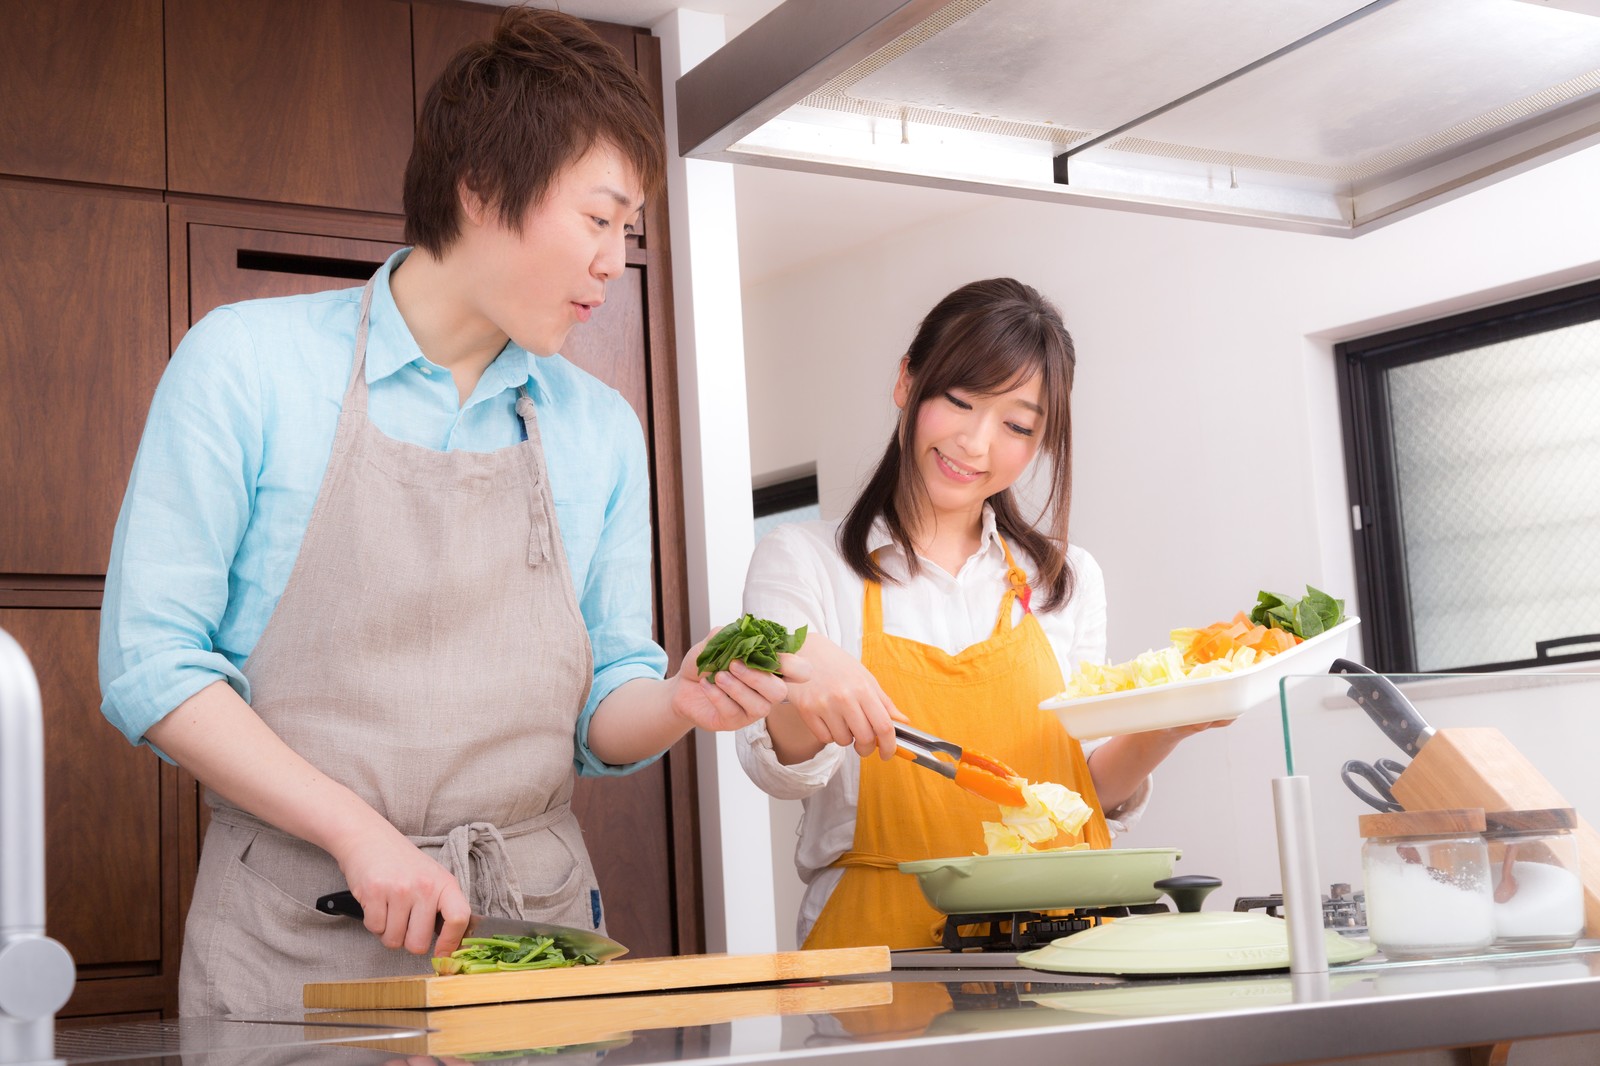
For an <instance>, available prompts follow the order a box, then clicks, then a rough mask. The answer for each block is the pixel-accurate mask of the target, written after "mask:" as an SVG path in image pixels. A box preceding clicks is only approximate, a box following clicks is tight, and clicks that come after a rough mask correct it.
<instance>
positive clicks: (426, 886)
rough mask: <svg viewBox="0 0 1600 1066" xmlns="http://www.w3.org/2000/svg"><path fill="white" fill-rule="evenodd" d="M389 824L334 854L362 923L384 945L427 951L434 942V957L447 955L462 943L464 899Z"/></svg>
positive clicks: (446, 876) (448, 878) (434, 865)
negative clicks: (441, 923) (384, 830)
mask: <svg viewBox="0 0 1600 1066" xmlns="http://www.w3.org/2000/svg"><path fill="white" fill-rule="evenodd" d="M388 828H389V832H387V833H368V834H362V835H361V836H360V837H359V838H354V839H352V841H351V843H350V845H349V847H348V848H345V849H341V852H340V853H335V854H334V858H335V859H337V860H338V862H339V869H340V870H341V871H343V872H344V878H345V883H346V884H347V885H349V886H350V891H351V893H352V894H353V895H354V896H355V897H356V901H357V902H359V903H360V904H361V909H362V911H363V912H364V917H363V919H362V922H363V924H364V925H366V927H367V929H368V931H370V932H371V933H372V934H373V935H374V936H376V937H377V938H378V939H379V940H381V941H382V942H383V946H384V947H386V948H391V949H392V948H400V947H403V948H405V949H406V950H407V951H409V952H411V954H413V955H425V954H427V953H428V951H429V947H430V945H433V953H434V954H435V955H448V954H450V952H452V951H454V950H456V949H457V948H458V947H460V946H461V934H462V933H463V931H465V929H466V928H467V919H468V917H469V916H470V913H471V911H470V907H469V906H468V904H467V897H466V895H465V894H464V893H463V892H462V891H461V886H460V885H459V884H457V883H456V879H455V878H454V877H453V876H452V875H451V874H450V872H449V871H448V870H446V869H445V868H444V867H443V866H440V865H439V864H438V863H437V862H435V861H433V860H432V859H430V858H429V857H428V856H427V855H424V854H423V853H422V852H421V851H419V850H418V849H417V846H416V845H415V844H413V843H411V841H409V840H407V839H406V838H405V837H404V836H403V835H402V834H401V833H400V832H399V831H398V830H396V829H394V828H393V827H392V826H391V827H388ZM440 917H442V918H443V925H442V926H440V925H439V923H438V919H439V918H440ZM436 926H438V928H439V935H438V942H437V944H435V941H434V929H435V927H436Z"/></svg>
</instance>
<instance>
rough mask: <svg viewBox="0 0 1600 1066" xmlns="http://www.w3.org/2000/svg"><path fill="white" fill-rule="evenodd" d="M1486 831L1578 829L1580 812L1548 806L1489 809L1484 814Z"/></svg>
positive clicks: (1517, 831) (1512, 831)
mask: <svg viewBox="0 0 1600 1066" xmlns="http://www.w3.org/2000/svg"><path fill="white" fill-rule="evenodd" d="M1483 820H1484V825H1485V832H1489V833H1532V832H1539V831H1541V830H1555V829H1576V828H1577V826H1578V812H1577V811H1576V810H1574V809H1573V808H1571V807H1546V808H1543V809H1540V810H1528V811H1489V812H1487V813H1485V814H1484V816H1483Z"/></svg>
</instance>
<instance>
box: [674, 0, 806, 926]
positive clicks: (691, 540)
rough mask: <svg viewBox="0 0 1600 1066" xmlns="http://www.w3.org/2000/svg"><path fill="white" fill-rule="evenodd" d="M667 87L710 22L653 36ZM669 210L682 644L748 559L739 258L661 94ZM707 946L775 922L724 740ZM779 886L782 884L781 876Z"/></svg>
mask: <svg viewBox="0 0 1600 1066" xmlns="http://www.w3.org/2000/svg"><path fill="white" fill-rule="evenodd" d="M652 29H653V30H654V32H655V34H656V35H657V36H658V37H660V38H661V66H662V75H663V80H664V82H665V84H667V85H672V84H673V83H675V82H676V81H677V80H678V78H679V77H680V76H681V75H682V74H683V73H684V72H685V71H687V70H690V69H691V68H693V67H694V65H695V64H696V63H699V62H700V61H701V60H702V59H704V58H705V57H706V56H707V55H710V54H711V53H712V52H714V51H715V50H716V49H717V48H719V47H721V46H722V45H723V44H724V43H725V42H726V40H727V36H726V30H725V27H724V24H723V19H722V16H721V15H714V14H706V13H703V12H698V11H689V10H683V9H678V10H674V11H673V12H672V13H670V14H668V15H667V16H666V17H665V18H663V19H661V20H660V21H659V22H658V23H656V25H655V26H653V27H652ZM665 104H666V128H667V146H668V151H667V170H668V173H667V209H668V213H669V216H670V219H671V229H672V253H673V254H672V286H673V294H674V322H675V327H676V330H677V333H676V336H675V340H676V346H677V358H678V401H679V411H678V413H679V425H680V427H681V431H682V434H683V440H682V453H683V472H684V477H683V497H684V541H685V545H684V547H685V555H686V556H687V562H688V579H689V626H690V639H691V640H695V639H697V638H698V637H700V636H704V635H705V634H707V633H709V632H711V629H712V627H714V626H719V625H725V624H726V623H727V622H729V621H731V620H732V619H733V618H736V617H737V616H738V614H739V606H740V597H741V591H742V588H743V585H744V572H745V567H746V565H747V564H748V562H749V559H750V552H751V550H752V549H753V548H754V531H753V528H752V522H753V520H754V511H753V509H752V506H751V498H750V490H749V488H748V486H749V484H750V477H751V474H750V464H749V460H748V455H747V453H746V451H745V448H744V444H745V442H746V441H747V440H748V439H749V432H748V427H747V425H746V409H745V405H744V404H743V403H741V402H740V401H741V399H742V397H743V394H744V351H743V340H744V338H743V327H742V323H741V321H740V317H739V249H738V237H737V219H736V216H735V213H734V212H735V196H734V188H733V173H732V171H731V170H730V168H729V166H728V165H727V164H726V163H712V162H707V161H706V160H703V159H684V158H683V157H682V156H681V155H680V154H679V153H678V151H677V129H678V123H677V97H676V96H675V95H674V94H672V93H668V94H667V96H666V101H665ZM696 744H697V753H698V759H697V771H698V777H699V780H698V784H699V800H700V841H701V864H702V867H703V871H704V874H705V881H704V885H705V904H706V906H705V917H706V927H705V934H706V947H707V949H708V950H710V951H714V952H720V951H727V952H733V953H753V952H762V951H771V950H772V949H773V948H774V947H775V946H776V943H775V940H774V933H773V930H774V928H775V927H776V926H778V925H781V924H783V923H782V922H781V920H779V919H778V918H777V916H776V914H775V912H774V910H773V907H774V902H773V901H774V899H775V893H774V888H773V885H772V870H773V866H772V865H771V864H769V863H765V862H762V861H761V858H762V856H764V854H765V853H767V852H770V851H771V850H772V842H771V838H770V836H769V833H770V832H771V823H770V820H769V819H767V818H763V817H761V815H762V813H764V812H763V811H762V809H761V800H762V798H763V797H762V794H761V793H760V792H759V791H758V790H757V789H756V787H755V786H754V785H753V784H751V782H750V780H749V778H747V777H746V776H745V775H744V772H743V771H742V770H741V769H740V768H739V764H738V757H737V756H736V755H735V754H734V749H733V735H732V734H731V733H717V734H715V735H712V734H707V733H703V732H702V733H700V734H699V735H698V736H697V737H696ZM786 876H791V878H792V875H788V874H786Z"/></svg>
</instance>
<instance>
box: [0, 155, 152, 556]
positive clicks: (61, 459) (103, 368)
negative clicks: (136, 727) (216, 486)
mask: <svg viewBox="0 0 1600 1066" xmlns="http://www.w3.org/2000/svg"><path fill="white" fill-rule="evenodd" d="M165 216H166V209H165V207H163V205H162V204H161V202H160V200H158V199H156V198H155V197H154V196H150V195H141V194H120V193H111V192H101V191H98V190H87V189H79V188H72V187H67V186H57V185H48V184H43V183H37V182H26V183H24V182H17V183H6V182H3V181H0V233H4V234H5V235H6V254H5V255H0V396H4V397H6V408H7V412H6V419H5V420H4V422H3V423H0V500H3V501H5V503H4V504H3V505H0V575H4V574H14V575H24V574H26V575H46V574H71V575H84V574H102V573H104V572H105V567H106V560H107V558H109V556H110V553H111V528H112V526H113V524H114V523H115V522H116V517H117V508H118V506H119V505H120V504H121V502H122V492H123V489H124V488H126V487H127V484H128V472H129V470H131V469H132V467H133V453H134V451H135V450H136V449H137V448H138V445H139V434H140V432H141V431H142V430H143V428H144V416H145V410H146V408H147V407H148V406H149V403H150V396H151V394H152V393H153V392H154V391H155V386H156V382H157V381H158V380H159V379H160V376H161V370H162V368H163V367H165V366H166V363H167V299H166V266H167V252H166V225H165Z"/></svg>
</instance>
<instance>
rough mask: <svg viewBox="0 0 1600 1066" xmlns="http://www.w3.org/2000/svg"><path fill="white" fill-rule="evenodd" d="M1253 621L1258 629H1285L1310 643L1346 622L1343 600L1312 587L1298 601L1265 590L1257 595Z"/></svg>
mask: <svg viewBox="0 0 1600 1066" xmlns="http://www.w3.org/2000/svg"><path fill="white" fill-rule="evenodd" d="M1250 621H1252V622H1254V623H1255V624H1256V625H1258V626H1269V627H1271V628H1273V629H1286V630H1288V631H1289V632H1290V633H1293V634H1294V635H1295V636H1297V637H1299V638H1300V639H1301V640H1309V639H1310V638H1312V637H1314V636H1316V635H1317V634H1318V633H1323V632H1326V631H1327V630H1330V629H1332V628H1333V627H1334V626H1336V625H1338V624H1339V623H1340V622H1342V621H1344V601H1343V600H1336V599H1334V598H1333V597H1332V596H1330V595H1328V594H1327V593H1326V592H1323V591H1321V590H1320V589H1314V588H1312V587H1311V586H1310V585H1307V586H1306V594H1305V596H1304V597H1303V598H1301V599H1298V600H1297V599H1293V598H1291V597H1288V596H1283V595H1280V594H1279V593H1276V592H1267V591H1265V590H1263V591H1262V592H1260V593H1258V594H1257V596H1256V605H1255V608H1254V609H1253V610H1251V612H1250Z"/></svg>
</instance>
